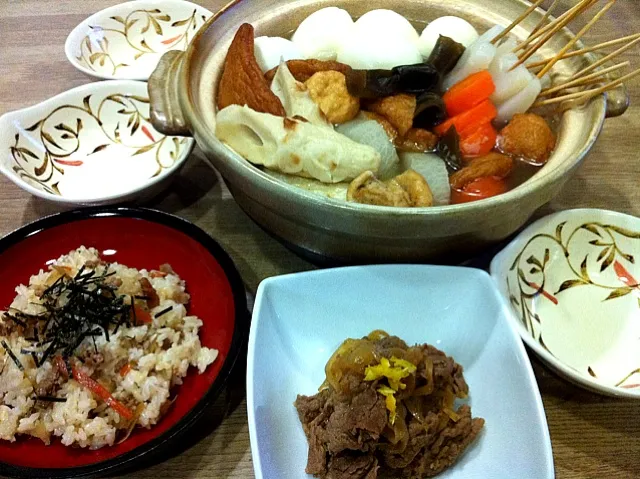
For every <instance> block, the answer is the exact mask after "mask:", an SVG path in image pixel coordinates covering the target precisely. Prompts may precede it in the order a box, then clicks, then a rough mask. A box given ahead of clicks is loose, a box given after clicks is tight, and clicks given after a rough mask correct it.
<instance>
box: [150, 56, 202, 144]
mask: <svg viewBox="0 0 640 479" xmlns="http://www.w3.org/2000/svg"><path fill="white" fill-rule="evenodd" d="M184 54H185V52H182V51H178V50H172V51H169V52H167V53H165V54H164V55H162V57H161V58H160V61H159V62H158V66H156V69H155V70H154V71H153V73H152V74H151V76H150V77H149V83H148V85H147V88H148V89H149V102H150V111H151V124H152V125H153V127H154V128H155V129H156V130H158V131H159V132H160V133H163V134H165V135H170V136H192V134H191V125H190V124H189V122H188V121H187V119H186V118H185V116H184V114H183V113H182V108H180V100H179V96H178V91H179V78H180V68H181V67H182V61H183V58H184Z"/></svg>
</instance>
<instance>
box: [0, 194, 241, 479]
mask: <svg viewBox="0 0 640 479" xmlns="http://www.w3.org/2000/svg"><path fill="white" fill-rule="evenodd" d="M104 217H123V218H132V219H140V220H145V221H150V222H153V223H157V224H161V225H163V226H167V227H169V228H171V229H174V230H176V231H178V232H181V233H183V234H186V235H187V236H189V237H191V238H192V239H193V240H195V241H197V242H198V243H200V244H201V245H202V246H203V247H204V248H205V249H206V250H207V251H208V252H209V254H211V256H213V258H214V259H215V260H216V262H217V263H218V264H219V265H220V267H221V268H222V270H223V271H224V274H225V277H226V278H227V281H228V282H229V285H230V287H231V292H232V296H233V302H234V308H235V311H234V313H235V318H234V328H233V335H232V337H231V344H230V346H229V354H228V355H227V357H226V358H225V360H224V362H223V364H222V367H221V369H220V372H219V373H218V375H217V376H216V378H215V379H214V380H213V382H212V383H211V385H210V386H209V389H208V390H207V392H206V393H205V394H204V395H203V396H202V397H201V398H200V399H199V400H198V402H197V403H196V404H195V406H193V408H192V409H191V410H190V411H188V412H187V413H186V414H185V415H184V416H183V417H182V418H181V419H179V420H178V422H177V423H176V424H174V425H173V426H172V427H171V428H169V429H168V430H167V431H165V432H164V433H162V434H160V435H159V436H156V437H154V438H153V439H151V440H150V441H148V442H146V443H144V444H142V445H140V446H139V447H137V448H135V449H133V450H132V451H129V452H126V453H124V454H122V455H120V456H116V457H114V458H112V459H107V460H104V461H100V462H96V463H94V464H88V465H84V466H73V467H65V468H35V467H28V466H17V465H13V464H8V463H6V462H1V461H0V476H8V477H15V478H25V479H33V478H51V479H62V478H91V477H102V476H104V475H106V474H114V473H117V472H122V471H123V470H126V469H127V468H129V467H131V466H132V464H133V463H134V462H135V461H139V460H147V461H148V460H150V459H155V458H158V457H161V456H160V454H161V453H162V452H163V451H164V450H166V448H167V447H168V446H170V444H171V443H173V442H174V441H176V440H177V439H179V438H180V436H182V434H183V433H185V432H186V431H188V430H189V429H190V428H191V427H192V426H193V425H194V423H195V422H196V421H197V420H198V419H199V418H200V417H201V416H202V415H203V414H204V412H205V411H206V410H207V408H208V407H209V406H210V405H211V404H212V403H213V402H214V401H215V400H216V399H217V398H218V396H219V395H220V393H221V392H222V390H223V388H224V387H225V386H226V383H227V381H228V380H229V376H230V373H231V372H232V371H233V369H234V366H235V364H236V363H237V361H238V359H239V357H240V353H241V352H242V349H243V346H244V344H245V343H246V341H247V329H248V326H249V314H248V310H247V300H246V292H245V287H244V283H243V281H242V278H241V276H240V273H239V272H238V270H237V268H236V266H235V263H234V262H233V260H232V259H231V257H230V256H229V254H228V253H227V252H226V251H225V250H224V248H222V246H221V245H220V244H219V243H218V242H217V241H216V240H215V239H214V238H213V237H212V236H210V235H209V234H208V233H207V232H206V231H204V230H203V229H201V228H200V227H198V226H196V225H195V224H194V223H192V222H190V221H188V220H186V219H183V218H180V217H178V216H176V215H173V214H171V213H165V212H163V211H160V210H156V209H152V208H143V207H129V206H117V207H113V206H96V207H89V208H82V209H76V210H72V211H64V212H60V213H54V214H51V215H48V216H45V217H43V218H40V219H37V220H35V221H32V222H30V223H27V224H26V225H24V226H22V227H19V228H17V229H15V230H14V231H12V232H10V233H9V234H7V235H6V236H4V237H2V238H0V255H2V254H4V253H5V252H6V250H7V249H9V248H10V247H12V246H14V245H16V244H18V243H20V242H21V241H23V240H24V239H27V238H29V237H31V236H34V235H36V234H38V233H40V232H42V231H44V230H47V229H50V228H53V227H56V226H61V225H64V224H68V223H73V222H76V221H82V220H90V219H98V218H104ZM44 447H46V446H44ZM166 459H169V457H165V458H164V459H161V460H160V461H158V463H161V462H163V461H165V460H166Z"/></svg>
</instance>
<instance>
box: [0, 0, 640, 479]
mask: <svg viewBox="0 0 640 479" xmlns="http://www.w3.org/2000/svg"><path fill="white" fill-rule="evenodd" d="M115 3H117V1H116V0H83V1H80V0H55V1H54V0H49V1H47V0H0V32H1V33H2V35H1V37H2V38H1V40H0V41H1V42H2V46H0V72H1V74H0V114H2V113H5V112H7V111H10V110H14V109H18V108H23V107H26V106H29V105H32V104H35V103H37V102H40V101H42V100H45V99H46V98H49V97H51V96H53V95H55V94H57V93H60V92H62V91H64V90H66V89H69V88H72V87H75V86H78V85H82V84H85V83H87V82H89V81H92V79H91V78H89V77H87V76H85V75H84V74H82V73H80V72H79V71H78V70H76V69H75V68H74V67H73V66H71V64H69V63H68V61H67V60H66V58H65V55H64V49H63V45H64V42H65V39H66V37H67V35H68V33H69V32H70V31H71V29H72V28H73V27H74V26H75V25H77V24H78V23H79V22H80V21H82V20H83V19H84V18H85V17H86V16H88V15H90V14H91V13H93V12H96V11H98V10H100V9H102V8H104V7H107V6H110V5H113V4H115ZM198 3H200V4H202V5H203V6H206V7H207V8H209V9H210V10H215V9H216V8H218V7H219V6H221V5H222V4H223V1H222V0H200V1H199V2H198ZM572 3H575V1H571V0H562V1H561V4H562V7H563V9H566V8H567V5H569V4H572ZM636 3H637V2H636V0H621V1H620V2H618V5H616V7H615V8H614V9H613V11H612V12H611V13H610V14H609V15H608V16H607V17H606V18H605V19H604V20H602V21H601V22H600V23H599V24H598V25H597V26H596V27H595V28H594V29H593V30H592V31H591V32H590V34H589V35H588V38H587V42H588V43H591V44H595V43H597V42H600V41H604V40H605V39H611V38H612V37H613V35H616V36H623V35H629V34H631V33H634V32H635V31H636V30H638V27H639V26H640V8H638V5H636ZM576 30H577V28H576ZM625 56H626V58H625V59H628V60H631V61H633V62H634V64H635V66H636V67H637V66H640V61H639V59H638V50H637V49H634V50H632V51H630V52H628V53H627V54H626V55H625ZM629 87H630V90H631V94H632V96H633V99H634V102H635V104H634V105H633V106H632V107H631V109H630V110H629V112H628V113H627V114H626V115H625V116H624V117H622V118H618V119H611V120H608V121H607V124H606V127H605V130H604V132H603V133H602V135H601V137H600V139H599V140H598V142H597V144H596V146H595V148H594V149H593V151H592V153H591V154H590V156H589V158H588V159H587V161H586V162H585V163H584V164H583V166H582V167H581V168H580V170H579V171H578V173H577V175H576V176H575V177H574V178H573V179H572V180H571V181H570V182H569V183H568V184H567V186H566V187H565V188H564V191H563V192H562V194H561V195H560V196H559V197H558V198H556V199H555V200H554V201H553V202H552V203H551V204H550V205H548V206H546V207H544V208H543V210H542V211H540V212H539V213H538V215H542V214H546V213H549V212H552V211H557V210H562V209H567V208H576V207H594V208H608V209H613V210H617V211H621V212H624V213H630V214H634V215H636V216H640V161H639V159H638V149H640V140H638V137H637V135H638V132H639V131H640V106H638V105H640V84H638V83H637V82H636V83H633V84H631V85H629ZM5 154H6V153H5ZM201 157H202V154H201V153H200V152H199V151H198V150H197V149H196V151H195V152H194V154H193V158H192V159H191V161H190V162H189V164H188V166H187V167H186V168H185V170H184V171H183V173H182V174H181V176H180V177H179V178H178V179H177V181H176V182H175V184H174V186H173V187H172V188H171V191H170V192H168V193H166V194H164V195H163V196H161V197H160V198H157V199H156V200H155V201H153V202H152V203H151V204H150V206H152V207H155V208H159V209H161V210H164V211H168V212H171V213H175V214H178V215H180V216H183V217H185V218H187V219H189V220H191V221H193V222H195V223H196V224H197V225H199V226H200V227H202V228H203V229H205V230H206V231H207V232H208V233H210V234H211V235H212V236H213V237H214V238H216V239H217V240H218V241H219V242H220V243H221V244H222V245H223V246H224V248H226V250H227V251H228V252H229V253H230V254H231V256H232V257H233V259H234V260H235V262H236V264H237V266H238V268H239V270H240V272H241V274H242V276H243V278H244V280H245V282H246V285H247V288H248V289H249V291H253V292H255V290H256V288H257V286H258V283H259V282H260V281H261V280H262V279H264V278H266V277H269V276H273V275H277V274H282V273H290V272H295V271H303V270H308V269H312V268H313V266H312V265H311V264H309V263H307V262H306V261H304V260H302V259H299V258H298V257H296V256H295V255H293V254H292V253H290V252H289V251H288V250H286V249H285V248H284V247H282V246H281V245H280V244H279V243H277V242H276V241H274V240H273V239H272V238H271V237H269V236H267V235H266V234H265V233H264V232H263V231H262V230H260V229H259V228H258V227H257V226H255V225H254V224H253V223H252V222H251V220H249V218H248V217H247V216H245V214H244V213H243V212H242V211H241V210H240V209H239V208H238V206H237V205H236V204H235V203H234V201H233V199H232V198H231V197H230V195H229V192H228V191H227V190H226V188H225V186H224V184H223V182H222V181H221V179H220V177H219V176H218V175H216V174H214V173H213V172H211V170H210V169H208V167H206V166H205V165H204V164H203V163H202V162H201V161H200V160H201ZM0 211H1V213H0V234H2V235H4V234H6V233H8V232H9V231H11V230H13V229H15V228H18V227H20V226H22V225H23V224H25V223H27V222H29V221H32V220H35V219H37V218H39V217H42V216H44V215H47V214H51V213H55V212H57V211H59V207H57V206H55V205H53V204H52V203H48V202H46V201H42V200H38V199H36V198H34V197H32V196H30V195H29V194H28V193H26V192H24V191H22V190H20V189H18V188H17V187H16V186H14V185H13V184H12V183H10V182H9V181H8V180H6V179H4V177H2V178H0ZM5 286H7V285H5ZM532 360H533V363H534V368H535V370H536V376H537V378H538V382H539V385H540V390H541V392H542V396H543V399H544V405H545V408H546V413H547V419H548V422H549V429H550V431H551V439H552V442H553V450H554V458H555V465H556V471H557V477H558V478H563V479H570V478H594V479H595V478H598V479H599V478H605V477H606V478H608V479H614V478H620V479H622V478H632V477H640V401H636V402H635V403H634V402H626V401H620V400H613V399H608V398H603V397H600V396H596V395H593V394H590V393H587V392H584V391H582V390H579V389H576V388H574V387H572V386H570V385H568V384H567V383H566V382H564V381H561V380H559V379H557V378H556V377H555V376H554V375H553V374H551V373H550V372H549V371H548V370H547V369H545V368H544V367H543V366H541V365H540V364H539V363H538V361H537V360H536V359H535V358H533V357H532ZM496 407H499V404H497V405H496ZM222 416H224V421H223V422H220V419H221V417H222ZM216 426H217V427H216ZM214 427H215V430H214ZM522 427H527V424H522ZM192 436H193V438H192V439H193V440H192V441H191V442H192V443H194V445H193V446H192V447H190V448H189V449H187V450H185V451H182V452H181V453H179V454H176V455H175V457H173V458H171V459H168V460H167V461H165V462H163V463H161V464H157V465H152V466H151V467H149V468H147V469H141V470H139V471H137V472H134V473H130V474H129V475H128V476H126V477H130V478H132V479H133V478H138V479H142V478H150V479H151V478H156V477H194V478H223V477H224V478H248V477H253V468H252V464H251V454H250V447H249V434H248V428H247V422H246V405H245V401H244V371H243V369H242V368H239V369H238V371H236V374H235V376H234V384H232V385H231V386H230V387H229V390H228V391H227V394H226V395H225V397H224V398H223V399H221V401H220V404H219V405H218V406H217V407H216V408H215V410H214V411H213V412H212V414H211V417H210V418H208V420H207V421H203V423H202V425H201V427H200V428H199V429H198V430H196V431H194V432H193V434H192ZM270 479H272V478H270ZM488 479H497V478H488ZM512 479H519V478H512Z"/></svg>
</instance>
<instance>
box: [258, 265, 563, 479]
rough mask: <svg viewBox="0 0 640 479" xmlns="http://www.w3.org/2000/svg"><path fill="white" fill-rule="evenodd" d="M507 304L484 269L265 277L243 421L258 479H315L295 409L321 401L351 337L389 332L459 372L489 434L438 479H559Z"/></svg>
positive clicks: (375, 269) (405, 268)
mask: <svg viewBox="0 0 640 479" xmlns="http://www.w3.org/2000/svg"><path fill="white" fill-rule="evenodd" d="M508 315H509V305H508V304H507V303H506V301H505V300H504V299H503V298H502V297H501V296H500V295H499V294H498V292H497V291H496V288H495V285H494V283H493V281H492V279H491V278H490V277H489V275H488V274H487V273H485V272H484V271H481V270H479V269H473V268H460V267H450V266H423V265H375V266H356V267H350V268H337V269H325V270H320V271H312V272H306V273H296V274H290V275H284V276H277V277H274V278H268V279H266V280H264V281H263V282H262V283H260V286H259V287H258V292H257V295H256V301H255V307H254V310H253V319H252V320H251V332H250V334H249V349H248V356H247V410H248V421H249V435H250V438H251V453H252V458H253V466H254V471H255V476H256V479H276V478H277V479H313V477H312V476H310V475H308V474H305V465H306V463H307V452H308V444H307V440H306V438H305V435H304V432H303V431H302V427H301V425H300V420H299V419H298V415H297V413H296V410H295V408H294V406H293V402H294V401H295V399H296V396H297V395H298V394H315V393H316V392H317V391H318V386H320V385H321V384H322V382H323V381H324V379H325V374H324V366H325V364H326V362H327V360H328V359H329V358H330V357H331V354H332V353H333V351H335V349H336V348H337V347H338V346H339V345H340V344H341V343H342V342H343V341H344V340H345V339H346V338H359V337H363V336H365V335H367V334H368V333H370V332H371V331H372V330H375V329H384V330H385V331H387V332H388V333H390V334H395V335H397V336H399V337H401V338H402V339H404V340H405V341H406V342H407V343H409V344H416V343H425V342H426V343H429V344H432V345H434V346H436V347H437V348H439V349H441V350H442V351H444V352H446V353H447V354H449V355H451V356H453V358H454V359H455V360H456V361H457V362H458V363H460V364H461V365H462V366H463V367H464V377H465V379H466V381H467V383H468V384H469V398H468V401H469V404H470V405H471V408H472V411H473V414H474V416H478V417H482V418H484V419H485V420H486V423H485V427H484V430H483V431H482V433H481V434H480V435H479V436H478V438H477V439H476V441H475V443H474V444H472V445H471V446H470V447H469V450H468V451H466V452H465V453H464V455H463V456H462V457H461V458H460V460H459V461H458V462H457V463H456V464H454V465H453V466H452V467H451V468H449V469H448V470H446V471H444V472H443V473H442V474H440V475H438V478H442V479H498V478H499V479H505V478H510V479H516V478H517V479H552V478H553V477H555V475H554V467H553V454H552V450H551V441H550V439H549V430H548V428H547V421H546V418H545V415H544V409H543V407H542V400H541V398H540V392H539V390H538V385H537V383H536V380H535V377H534V375H533V371H532V369H531V363H530V362H529V358H528V357H527V353H526V352H525V349H524V346H523V345H522V341H520V339H519V337H518V334H517V333H516V331H515V330H514V329H513V328H512V326H511V324H510V323H509V320H508Z"/></svg>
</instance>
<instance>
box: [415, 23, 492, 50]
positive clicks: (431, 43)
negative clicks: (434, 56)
mask: <svg viewBox="0 0 640 479" xmlns="http://www.w3.org/2000/svg"><path fill="white" fill-rule="evenodd" d="M440 35H443V36H445V37H449V38H451V39H452V40H455V41H456V42H458V43H461V44H462V45H464V46H465V47H469V46H470V45H471V44H472V43H473V42H475V41H476V40H477V39H478V36H479V35H478V32H477V31H476V29H475V28H473V25H471V24H470V23H469V22H467V21H466V20H464V19H462V18H460V17H453V16H446V17H440V18H437V19H435V20H434V21H433V22H431V23H429V25H427V26H426V27H425V29H424V30H423V31H422V35H420V40H419V41H418V47H419V48H420V53H421V54H422V56H423V57H424V58H428V57H429V55H431V52H432V51H433V48H434V47H435V46H436V42H437V41H438V38H439V37H440Z"/></svg>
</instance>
